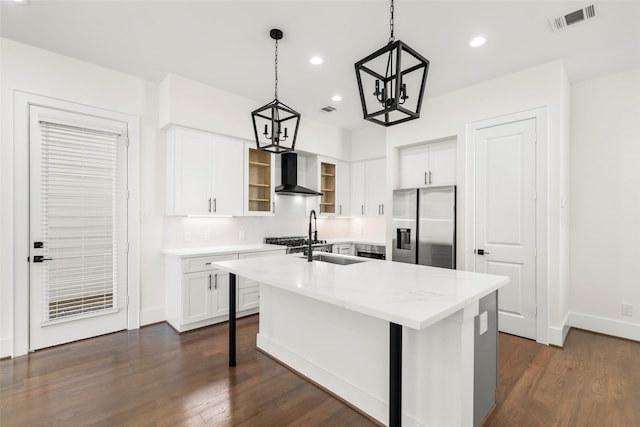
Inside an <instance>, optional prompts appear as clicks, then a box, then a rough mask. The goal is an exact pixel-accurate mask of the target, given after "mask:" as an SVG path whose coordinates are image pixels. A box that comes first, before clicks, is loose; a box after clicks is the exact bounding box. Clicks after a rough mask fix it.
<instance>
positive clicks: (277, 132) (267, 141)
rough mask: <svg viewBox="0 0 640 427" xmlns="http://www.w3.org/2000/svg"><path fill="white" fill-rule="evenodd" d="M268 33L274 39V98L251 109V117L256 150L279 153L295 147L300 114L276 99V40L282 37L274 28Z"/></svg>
mask: <svg viewBox="0 0 640 427" xmlns="http://www.w3.org/2000/svg"><path fill="white" fill-rule="evenodd" d="M269 35H270V36H271V38H272V39H274V40H275V41H276V56H275V70H276V85H275V99H274V100H273V101H271V102H270V103H268V104H267V105H264V106H262V107H260V108H258V109H257V110H255V111H253V112H252V113H251V117H252V119H253V131H254V133H255V137H256V144H257V146H258V150H261V151H270V152H272V153H276V154H280V153H286V152H289V151H293V149H294V148H295V145H296V137H297V136H298V126H299V125H300V114H299V113H297V112H296V111H295V110H293V109H292V108H289V107H288V106H286V105H285V104H283V103H282V102H280V101H279V100H278V40H280V39H282V31H280V30H278V29H276V28H274V29H273V30H271V31H270V32H269Z"/></svg>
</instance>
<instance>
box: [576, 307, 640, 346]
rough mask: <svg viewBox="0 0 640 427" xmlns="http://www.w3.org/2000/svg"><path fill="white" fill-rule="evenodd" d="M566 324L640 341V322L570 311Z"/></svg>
mask: <svg viewBox="0 0 640 427" xmlns="http://www.w3.org/2000/svg"><path fill="white" fill-rule="evenodd" d="M566 324H567V325H569V326H571V327H573V328H580V329H585V330H587V331H591V332H598V333H600V334H605V335H612V336H614V337H619V338H625V339H628V340H634V341H640V324H637V323H631V322H624V321H621V320H614V319H607V318H604V317H597V316H590V315H587V314H580V313H569V315H568V319H567V321H566Z"/></svg>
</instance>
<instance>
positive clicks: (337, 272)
mask: <svg viewBox="0 0 640 427" xmlns="http://www.w3.org/2000/svg"><path fill="white" fill-rule="evenodd" d="M332 256H337V257H343V258H344V256H340V255H332ZM346 258H354V257H348V256H347V257H346ZM360 259H361V258H360ZM213 265H214V266H215V267H217V268H220V269H222V270H226V271H229V272H231V273H235V274H237V275H238V276H243V277H246V278H248V279H252V280H256V281H259V282H261V283H263V284H265V285H269V286H273V287H276V288H280V289H284V290H287V291H290V292H293V293H296V294H299V295H304V296H307V297H309V298H314V299H316V300H320V301H324V302H327V303H329V304H333V305H336V306H340V307H344V308H346V309H349V310H353V311H355V312H359V313H363V314H367V315H370V316H373V317H376V318H379V319H383V320H386V321H389V322H394V323H397V324H400V325H403V326H407V327H410V328H413V329H424V328H426V327H428V326H430V325H432V324H434V323H436V322H438V321H440V320H442V319H444V318H445V317H447V316H449V315H451V314H453V313H455V312H456V311H458V310H460V309H462V308H464V307H465V306H466V305H468V304H471V303H473V302H475V301H477V300H479V299H480V298H482V297H484V296H486V295H488V294H490V293H491V292H493V291H495V290H497V289H498V288H500V287H502V286H504V285H506V284H507V283H508V282H509V278H508V277H504V276H495V275H488V274H480V273H473V272H467V271H461V270H448V269H443V268H436V267H427V266H422V265H414V264H404V263H399V262H392V261H383V260H375V259H369V258H367V261H365V262H361V263H358V264H351V265H336V264H331V263H327V262H321V261H313V262H307V260H306V258H304V257H302V256H301V255H300V254H290V255H279V256H273V257H268V258H252V259H245V260H238V261H220V262H214V264H213Z"/></svg>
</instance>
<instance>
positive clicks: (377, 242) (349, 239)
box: [326, 237, 387, 246]
mask: <svg viewBox="0 0 640 427" xmlns="http://www.w3.org/2000/svg"><path fill="white" fill-rule="evenodd" d="M326 240H327V242H329V243H355V244H363V245H378V246H386V245H387V242H385V241H384V240H378V239H366V238H357V237H336V238H328V239H326Z"/></svg>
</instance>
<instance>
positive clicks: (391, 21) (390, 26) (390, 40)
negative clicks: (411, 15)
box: [389, 0, 396, 43]
mask: <svg viewBox="0 0 640 427" xmlns="http://www.w3.org/2000/svg"><path fill="white" fill-rule="evenodd" d="M389 10H390V12H391V19H390V20H389V31H390V32H391V36H390V37H389V43H393V42H394V41H395V40H396V38H395V37H394V35H393V0H391V8H390V9H389Z"/></svg>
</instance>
